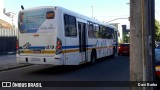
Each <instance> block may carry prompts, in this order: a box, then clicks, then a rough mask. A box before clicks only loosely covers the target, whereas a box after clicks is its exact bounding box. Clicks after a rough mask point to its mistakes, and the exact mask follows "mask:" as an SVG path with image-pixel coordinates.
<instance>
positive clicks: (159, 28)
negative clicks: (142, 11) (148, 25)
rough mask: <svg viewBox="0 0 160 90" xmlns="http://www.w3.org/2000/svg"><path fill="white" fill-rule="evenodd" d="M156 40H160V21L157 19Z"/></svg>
mask: <svg viewBox="0 0 160 90" xmlns="http://www.w3.org/2000/svg"><path fill="white" fill-rule="evenodd" d="M155 41H160V22H159V21H157V20H156V21H155Z"/></svg>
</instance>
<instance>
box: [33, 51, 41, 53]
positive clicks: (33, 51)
mask: <svg viewBox="0 0 160 90" xmlns="http://www.w3.org/2000/svg"><path fill="white" fill-rule="evenodd" d="M32 53H41V50H33V51H32Z"/></svg>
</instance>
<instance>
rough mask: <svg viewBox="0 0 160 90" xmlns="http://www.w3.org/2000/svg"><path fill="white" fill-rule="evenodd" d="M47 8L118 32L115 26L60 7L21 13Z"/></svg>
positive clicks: (39, 7)
mask: <svg viewBox="0 0 160 90" xmlns="http://www.w3.org/2000/svg"><path fill="white" fill-rule="evenodd" d="M45 8H46V9H48V8H53V9H55V10H61V11H62V12H64V13H66V14H70V15H74V16H75V17H77V18H81V19H85V20H87V21H91V22H94V23H98V24H101V25H104V26H107V27H110V28H113V29H114V30H116V31H118V30H117V28H116V27H115V26H113V25H109V24H108V23H103V22H101V21H98V20H95V19H93V18H90V17H87V16H84V15H82V14H79V13H76V12H74V11H71V10H69V9H66V8H63V7H60V6H38V7H32V8H28V9H24V10H21V11H20V12H25V11H30V10H31V11H32V10H35V9H45Z"/></svg>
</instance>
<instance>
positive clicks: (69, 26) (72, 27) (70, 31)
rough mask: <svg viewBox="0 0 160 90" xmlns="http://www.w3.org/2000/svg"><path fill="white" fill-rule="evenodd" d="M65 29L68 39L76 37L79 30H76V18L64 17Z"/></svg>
mask: <svg viewBox="0 0 160 90" xmlns="http://www.w3.org/2000/svg"><path fill="white" fill-rule="evenodd" d="M64 28H65V36H67V37H76V36H77V29H76V18H75V17H74V16H70V15H67V14H65V15H64Z"/></svg>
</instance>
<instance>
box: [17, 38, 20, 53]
mask: <svg viewBox="0 0 160 90" xmlns="http://www.w3.org/2000/svg"><path fill="white" fill-rule="evenodd" d="M16 51H17V52H16V53H17V54H19V53H20V52H19V42H18V40H17V42H16Z"/></svg>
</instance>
